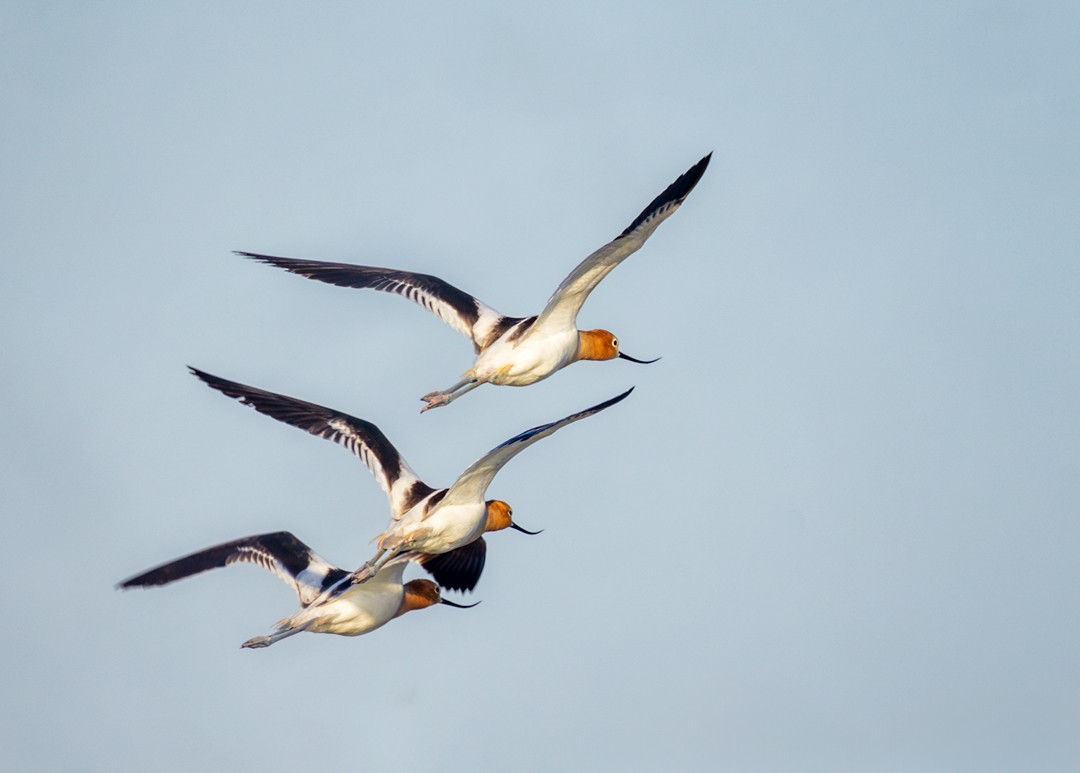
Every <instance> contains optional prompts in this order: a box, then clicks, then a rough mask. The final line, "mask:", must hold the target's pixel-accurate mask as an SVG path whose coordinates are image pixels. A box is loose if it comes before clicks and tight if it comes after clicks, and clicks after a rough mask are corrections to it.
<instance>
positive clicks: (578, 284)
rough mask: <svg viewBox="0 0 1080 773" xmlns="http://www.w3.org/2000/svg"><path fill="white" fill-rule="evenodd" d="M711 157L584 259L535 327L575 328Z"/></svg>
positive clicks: (666, 215)
mask: <svg viewBox="0 0 1080 773" xmlns="http://www.w3.org/2000/svg"><path fill="white" fill-rule="evenodd" d="M711 158H712V153H710V154H709V155H707V156H705V158H703V159H701V160H700V161H698V162H697V163H696V164H694V165H693V166H692V167H690V169H688V170H687V171H686V172H685V173H683V174H682V175H681V176H680V177H679V178H678V179H677V180H676V181H675V182H673V183H672V184H671V185H669V186H668V187H667V189H665V190H664V192H663V193H661V194H660V195H659V196H657V197H656V198H655V199H653V200H652V203H650V204H649V206H647V207H645V209H643V210H642V211H641V214H640V215H638V216H637V217H636V218H634V222H632V223H631V224H630V225H629V226H627V228H626V230H625V231H623V232H622V233H621V234H619V235H618V236H617V237H615V238H614V239H613V240H612V241H610V242H608V243H607V244H605V245H604V246H603V247H601V248H600V249H598V250H597V251H596V252H594V253H593V254H592V255H590V256H589V257H587V258H585V260H583V261H581V263H579V264H578V265H577V267H576V268H575V269H574V270H573V271H571V272H570V274H569V276H567V277H566V279H564V280H563V281H562V283H561V284H560V285H559V286H558V287H557V288H556V289H555V292H554V293H553V294H552V296H551V298H550V300H548V302H547V306H545V307H544V310H543V311H542V312H541V313H540V316H539V317H538V318H537V320H536V324H535V325H534V329H539V328H541V327H544V326H546V325H547V324H549V323H550V324H553V325H557V326H559V327H574V326H575V325H576V320H577V314H578V311H580V310H581V305H582V304H583V303H585V299H586V298H588V297H589V293H591V292H592V291H593V288H594V287H596V285H598V284H600V280H601V279H603V278H604V277H605V276H607V275H608V274H609V273H611V270H612V269H614V268H615V267H616V266H617V265H619V264H620V263H622V262H623V261H624V260H626V259H627V258H628V257H630V256H631V255H633V254H634V253H635V252H637V251H638V250H639V249H641V245H643V244H644V243H645V240H646V239H648V238H649V237H650V236H651V235H652V232H653V231H655V230H656V228H657V226H659V225H660V224H661V223H662V222H664V221H665V220H666V219H667V218H669V217H671V215H672V213H674V212H675V210H677V209H678V208H679V205H680V204H682V203H683V200H684V199H686V197H687V196H689V195H690V191H692V190H694V186H695V185H697V184H698V180H700V179H701V176H702V175H703V174H705V169H706V168H707V167H708V166H709V159H711Z"/></svg>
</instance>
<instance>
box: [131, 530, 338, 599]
mask: <svg viewBox="0 0 1080 773" xmlns="http://www.w3.org/2000/svg"><path fill="white" fill-rule="evenodd" d="M240 563H247V564H255V565H256V566H261V567H262V568H263V569H266V570H267V571H268V572H271V573H272V574H274V575H275V576H276V577H278V578H280V579H281V580H283V581H284V582H285V583H286V584H287V585H289V586H290V587H291V588H292V589H293V590H295V591H296V595H297V596H298V597H299V598H300V603H301V604H310V603H311V602H312V601H314V600H315V599H316V598H318V596H319V595H320V594H321V593H323V591H325V590H326V589H327V588H330V587H331V586H333V585H334V584H335V583H338V582H340V581H341V580H343V579H345V578H346V577H348V576H349V573H348V572H346V571H345V570H344V569H339V568H338V567H336V566H334V565H333V564H330V563H328V562H327V561H326V560H325V559H323V558H322V557H320V556H319V555H318V554H317V553H315V551H313V550H312V549H311V548H309V547H308V546H307V545H305V544H304V543H303V542H301V541H300V540H299V539H297V538H296V537H295V536H294V535H293V534H292V533H291V532H287V531H276V532H273V533H271V534H256V535H254V536H251V537H244V538H243V539H238V540H233V541H232V542H225V543H223V544H221V545H215V546H214V547H212V548H206V549H205V550H200V551H198V552H197V553H192V554H191V555H188V556H184V557H183V558H178V559H176V560H175V561H170V562H169V563H167V564H162V565H161V566H158V567H155V568H153V569H150V570H149V571H146V572H143V573H142V574H139V575H136V576H134V577H129V578H128V579H126V580H124V581H123V582H121V583H120V584H119V585H118V586H117V587H120V588H149V587H152V586H154V585H167V584H168V583H170V582H175V581H176V580H182V579H184V578H185V577H191V576H192V575H194V574H199V573H200V572H205V571H208V570H210V569H219V568H221V567H223V566H230V565H231V564H240Z"/></svg>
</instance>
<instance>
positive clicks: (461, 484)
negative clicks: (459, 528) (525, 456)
mask: <svg viewBox="0 0 1080 773" xmlns="http://www.w3.org/2000/svg"><path fill="white" fill-rule="evenodd" d="M633 391H634V388H633V387H630V388H629V389H627V390H626V391H625V392H623V393H622V394H621V395H618V396H617V397H613V398H611V399H610V400H605V401H604V402H602V403H600V404H598V405H594V406H593V407H592V408H586V409H585V410H584V411H579V412H578V413H572V414H570V415H569V416H567V417H566V418H563V419H559V420H558V421H553V422H551V423H550V424H541V425H540V426H539V427H533V428H532V429H527V430H525V431H524V432H522V433H521V434H519V435H515V436H514V437H512V438H510V439H509V440H507V441H506V442H504V443H500V444H499V445H497V446H495V448H493V449H491V450H490V451H488V452H487V453H486V454H484V456H482V457H481V458H480V459H477V460H476V461H475V462H473V463H472V464H471V465H469V468H468V469H467V470H465V472H463V473H461V475H460V476H458V479H457V480H456V481H454V484H453V485H452V486H450V490H449V491H447V493H446V496H445V497H443V500H442V505H443V506H445V505H448V504H455V503H458V502H461V503H465V502H475V501H476V500H477V499H483V497H484V492H485V491H487V487H488V486H489V485H490V484H491V481H492V479H493V478H494V477H495V475H496V473H498V472H499V470H501V469H502V468H503V466H504V465H505V464H506V463H507V462H509V461H510V460H511V459H513V458H514V457H515V456H517V455H518V454H519V453H521V452H522V451H524V450H525V449H526V448H528V447H529V446H531V445H532V444H533V443H535V442H537V441H538V440H541V439H542V438H546V437H547V436H548V435H553V434H554V433H556V432H558V431H559V430H560V429H562V428H563V427H565V426H567V425H568V424H573V423H574V422H575V421H581V420H582V419H585V418H588V417H589V416H592V415H593V414H596V413H600V411H602V410H604V409H605V408H610V407H611V406H613V405H615V403H618V402H621V401H623V400H625V399H626V397H627V396H628V395H629V394H630V393H631V392H633Z"/></svg>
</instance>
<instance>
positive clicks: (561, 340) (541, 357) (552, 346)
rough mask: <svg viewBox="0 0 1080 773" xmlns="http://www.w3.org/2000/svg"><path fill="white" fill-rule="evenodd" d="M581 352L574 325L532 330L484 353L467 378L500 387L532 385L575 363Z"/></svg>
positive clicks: (498, 341)
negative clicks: (578, 353) (579, 351)
mask: <svg viewBox="0 0 1080 773" xmlns="http://www.w3.org/2000/svg"><path fill="white" fill-rule="evenodd" d="M577 352H578V330H577V328H576V327H574V326H570V327H562V328H558V329H554V330H550V329H543V330H530V331H528V332H527V333H526V334H525V335H524V336H522V337H521V338H519V339H515V340H508V337H507V336H503V337H502V338H500V339H498V340H497V341H496V342H495V343H493V344H491V346H489V347H488V348H486V349H484V351H482V352H480V354H479V355H478V356H477V358H476V363H475V364H474V365H473V367H472V370H471V371H469V373H468V374H466V375H471V376H472V377H474V378H475V379H476V380H477V381H479V382H483V383H488V384H497V385H499V386H528V385H529V384H535V383H536V382H537V381H540V380H541V379H545V378H547V377H548V376H550V375H552V374H553V373H555V372H556V371H558V370H561V369H562V368H565V367H566V366H567V365H569V364H570V363H572V362H574V360H575V359H576V355H577Z"/></svg>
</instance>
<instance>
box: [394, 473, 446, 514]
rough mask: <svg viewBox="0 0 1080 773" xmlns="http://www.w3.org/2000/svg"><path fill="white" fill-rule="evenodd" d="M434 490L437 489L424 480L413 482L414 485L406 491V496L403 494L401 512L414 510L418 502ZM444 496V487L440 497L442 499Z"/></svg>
mask: <svg viewBox="0 0 1080 773" xmlns="http://www.w3.org/2000/svg"><path fill="white" fill-rule="evenodd" d="M434 490H435V489H433V488H432V487H431V486H429V485H427V484H426V483H424V482H423V481H420V480H418V481H415V482H413V484H412V486H410V487H409V490H408V491H407V492H406V493H405V496H403V497H402V499H401V502H402V507H401V512H403V513H407V512H408V511H409V510H412V509H413V508H414V507H416V503H417V502H419V501H421V500H422V499H423V498H424V497H426V496H428V495H429V494H430V493H431V492H432V491H434ZM444 496H446V490H445V489H443V491H442V493H441V495H440V496H439V499H442V498H443V497H444Z"/></svg>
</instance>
